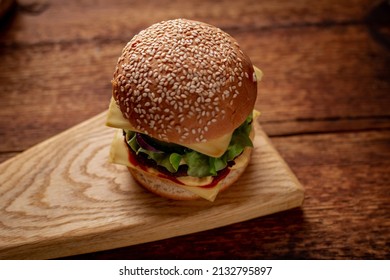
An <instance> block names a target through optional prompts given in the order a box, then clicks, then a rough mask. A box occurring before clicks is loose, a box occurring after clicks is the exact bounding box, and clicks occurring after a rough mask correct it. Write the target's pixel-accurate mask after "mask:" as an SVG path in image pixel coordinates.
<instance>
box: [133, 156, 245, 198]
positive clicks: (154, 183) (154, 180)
mask: <svg viewBox="0 0 390 280" xmlns="http://www.w3.org/2000/svg"><path fill="white" fill-rule="evenodd" d="M251 152H252V148H247V149H245V151H244V153H246V154H245V156H243V155H241V156H239V157H238V158H237V160H238V159H239V158H240V157H242V159H244V158H245V162H243V163H242V164H240V167H239V168H235V169H230V172H229V174H228V175H227V176H226V177H225V178H223V179H222V180H221V181H219V183H218V184H220V185H221V186H222V187H221V190H220V192H221V191H223V190H225V189H227V188H228V187H229V186H231V185H232V184H233V183H234V182H235V181H237V179H238V178H239V177H240V176H241V175H242V173H243V172H244V171H245V169H246V167H247V166H248V164H249V161H250V154H251ZM128 169H129V171H130V173H131V175H132V176H133V178H134V179H135V180H136V181H137V182H138V183H140V184H141V186H143V187H144V188H145V189H147V190H148V191H150V192H152V193H154V194H157V195H159V196H162V197H165V198H169V199H173V200H195V199H199V198H200V197H199V196H198V195H196V194H194V193H192V192H190V191H187V190H185V189H183V188H182V187H181V185H180V184H177V183H175V182H173V181H171V180H169V179H165V178H161V177H159V176H157V175H155V174H152V173H149V172H147V171H144V170H142V169H139V168H130V167H128Z"/></svg>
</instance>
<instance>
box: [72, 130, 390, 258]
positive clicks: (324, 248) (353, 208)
mask: <svg viewBox="0 0 390 280" xmlns="http://www.w3.org/2000/svg"><path fill="white" fill-rule="evenodd" d="M272 143H273V144H274V145H275V147H276V149H277V150H278V151H280V153H281V155H282V156H283V157H284V158H285V160H286V162H287V163H288V164H289V166H291V168H292V170H293V171H294V173H295V174H296V175H297V177H298V179H299V180H300V182H301V183H302V184H303V186H304V188H305V201H304V203H303V206H302V208H298V209H294V210H290V211H287V212H281V213H276V214H273V215H269V216H266V217H261V218H257V219H252V220H249V221H246V222H243V223H238V224H233V225H229V226H226V227H222V228H218V229H214V230H209V231H204V232H200V233H196V234H190V235H186V236H181V237H176V238H171V239H166V240H161V241H156V242H150V243H147V244H142V245H135V246H130V247H125V248H120V249H116V250H108V251H102V252H97V253H91V254H86V255H78V256H73V257H69V259H118V258H127V259H178V258H180V259H187V258H190V259H389V258H390V251H389V250H388V244H389V242H390V232H389V230H388V229H389V228H390V205H389V203H388V202H389V200H390V193H389V191H388V186H389V182H390V174H389V172H388V166H389V165H390V130H385V131H369V132H349V133H329V134H326V133H324V134H319V135H299V136H290V137H272Z"/></svg>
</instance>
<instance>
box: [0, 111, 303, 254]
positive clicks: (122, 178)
mask: <svg viewBox="0 0 390 280" xmlns="http://www.w3.org/2000/svg"><path fill="white" fill-rule="evenodd" d="M105 116H106V113H103V114H100V115H98V116H97V117H95V118H92V119H91V120H88V121H86V122H84V123H82V124H80V125H78V126H76V127H74V128H72V129H70V130H68V131H66V132H64V133H62V134H59V135H57V136H56V137H53V138H50V139H48V140H47V141H45V142H43V143H41V144H38V145H37V146H35V147H33V148H31V149H29V150H27V151H26V152H24V153H22V154H20V155H19V156H17V157H15V158H13V159H11V160H8V161H6V162H4V163H3V164H1V165H0V186H1V187H0V205H1V206H0V258H6V259H9V258H18V259H20V258H23V259H24V258H39V259H40V258H53V257H61V256H67V255H73V254H80V253H86V252H91V251H96V250H104V249H110V248H116V247H122V246H127V245H133V244H139V243H144V242H149V241H154V240H159V239H164V238H168V237H173V236H178V235H183V234H188V233H193V232H198V231H202V230H207V229H211V228H216V227H220V226H224V225H228V224H232V223H236V222H241V221H244V220H248V219H252V218H255V217H259V216H263V215H267V214H272V213H275V212H279V211H283V210H286V209H290V208H294V207H298V206H300V205H301V203H302V200H303V189H302V186H301V185H300V184H299V182H298V181H297V180H296V178H295V176H294V175H293V174H292V173H291V172H290V171H289V168H288V167H287V165H286V164H285V162H284V161H283V159H282V158H280V157H279V156H278V154H277V152H276V151H275V149H274V148H273V147H272V145H271V144H270V142H269V139H268V137H267V136H266V135H265V134H264V133H263V132H262V130H261V128H260V127H259V126H257V129H256V137H255V141H254V146H255V149H254V151H253V154H252V161H251V163H250V165H249V166H248V169H247V170H246V172H245V176H242V177H241V178H240V179H239V180H238V181H237V182H236V183H235V184H234V185H233V186H231V187H230V188H229V190H227V191H225V192H223V193H221V194H219V196H218V198H217V200H216V201H215V202H214V203H211V202H209V201H205V200H199V201H191V202H181V201H171V200H167V199H163V198H160V197H157V196H155V195H153V194H151V193H148V192H146V191H145V190H144V189H143V188H141V187H139V186H138V185H137V184H136V183H135V181H133V180H132V179H131V176H130V175H129V172H128V171H127V168H126V167H124V166H119V167H118V166H116V165H113V164H110V163H108V155H109V146H110V142H111V140H112V137H113V133H114V131H113V129H112V128H108V127H105V126H104V121H105ZM92 237H93V238H92Z"/></svg>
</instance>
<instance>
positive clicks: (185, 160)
mask: <svg viewBox="0 0 390 280" xmlns="http://www.w3.org/2000/svg"><path fill="white" fill-rule="evenodd" d="M251 123H252V114H251V115H249V116H248V117H247V119H246V120H245V121H244V123H243V124H241V125H240V126H239V127H238V128H237V129H236V130H234V132H233V135H232V139H231V140H230V143H229V146H228V148H227V150H226V152H225V153H224V154H223V155H222V156H221V157H219V158H215V157H210V156H207V155H205V154H202V153H199V152H197V151H194V150H191V149H188V148H183V147H182V146H180V145H177V146H178V149H177V150H178V151H181V152H180V153H178V152H172V144H170V151H169V152H168V151H162V150H161V151H160V150H159V151H150V150H147V149H144V148H142V147H141V146H140V145H139V144H138V142H137V139H136V134H135V133H134V132H132V131H126V134H127V135H126V139H127V142H128V144H129V146H130V148H131V149H132V150H133V151H134V152H135V153H136V154H139V153H143V154H145V155H146V156H147V158H149V159H152V160H154V161H155V163H156V164H157V165H160V166H163V167H165V168H166V169H167V170H168V171H169V172H171V173H175V172H177V171H178V169H179V166H180V165H181V164H185V165H187V166H188V170H187V174H188V175H189V176H193V177H206V176H215V175H217V173H218V171H220V170H222V169H224V168H225V167H226V166H227V165H228V163H229V161H232V160H234V159H235V158H236V157H237V156H239V155H240V154H241V153H242V152H243V151H244V149H245V147H253V143H252V141H251V139H250V137H249V134H250V132H251V128H252V127H251Z"/></svg>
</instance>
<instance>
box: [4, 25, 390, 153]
mask: <svg viewBox="0 0 390 280" xmlns="http://www.w3.org/2000/svg"><path fill="white" fill-rule="evenodd" d="M233 35H234V36H235V37H236V38H237V40H238V41H239V42H240V44H241V45H242V47H243V48H244V49H245V50H247V52H248V53H249V55H250V56H251V58H252V60H253V63H254V64H255V65H257V66H259V67H260V68H262V69H263V71H264V73H265V75H264V79H263V81H262V82H261V83H260V85H259V97H258V101H257V105H256V107H257V108H258V109H259V110H260V111H261V112H262V116H261V122H262V124H263V126H264V129H265V130H266V132H267V133H268V134H269V135H271V136H273V135H282V134H294V133H302V132H308V133H311V132H321V131H328V130H329V129H332V130H333V131H337V130H345V129H351V130H357V129H368V128H388V127H389V126H390V122H389V118H390V115H389V113H390V112H389V110H388V107H389V106H388V104H389V103H390V95H389V94H388V92H390V77H389V73H390V71H389V69H388V67H389V65H390V63H387V62H388V61H390V54H389V53H388V52H387V51H386V49H384V48H383V47H382V46H380V45H378V44H377V43H375V42H374V41H372V39H371V38H370V35H369V34H368V32H367V30H366V28H365V27H362V26H341V27H340V26H337V27H332V28H328V29H321V28H317V27H307V28H305V29H304V32H303V31H302V29H301V28H296V29H294V28H291V29H288V30H284V29H282V30H277V31H264V30H252V31H242V32H241V31H235V32H234V33H233ZM346 35H348V36H346ZM302 42H305V43H302ZM314 42H315V47H314V46H313V44H314ZM122 47H123V43H122V42H94V41H91V42H84V43H82V44H79V43H66V44H49V45H42V46H41V45H34V46H28V47H22V46H21V47H18V48H12V49H11V48H6V49H4V50H3V51H2V52H1V54H0V59H1V61H2V63H1V65H0V94H3V95H7V96H6V97H5V98H2V102H1V103H0V137H1V138H2V141H1V142H0V151H14V150H24V149H26V148H28V147H30V146H32V145H33V144H36V143H39V142H40V141H43V140H44V139H46V138H48V137H51V136H53V135H55V134H57V133H59V132H61V131H63V130H64V129H67V128H69V127H71V126H73V125H75V124H77V123H79V122H81V121H83V120H86V119H88V118H90V117H92V116H93V115H95V114H98V113H99V112H101V111H102V110H104V109H106V108H107V106H108V101H109V98H110V94H111V86H110V79H111V77H112V72H113V69H114V65H115V64H116V60H117V57H118V56H119V53H120V51H121V49H122ZM340 62H342V63H340ZM281 66H283V67H281ZM15 73H17V75H15ZM324 85H325V86H324ZM68 116H71V117H68ZM10 119H12V120H13V121H12V122H10V121H9V120H10ZM335 120H337V122H336V121H335Z"/></svg>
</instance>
